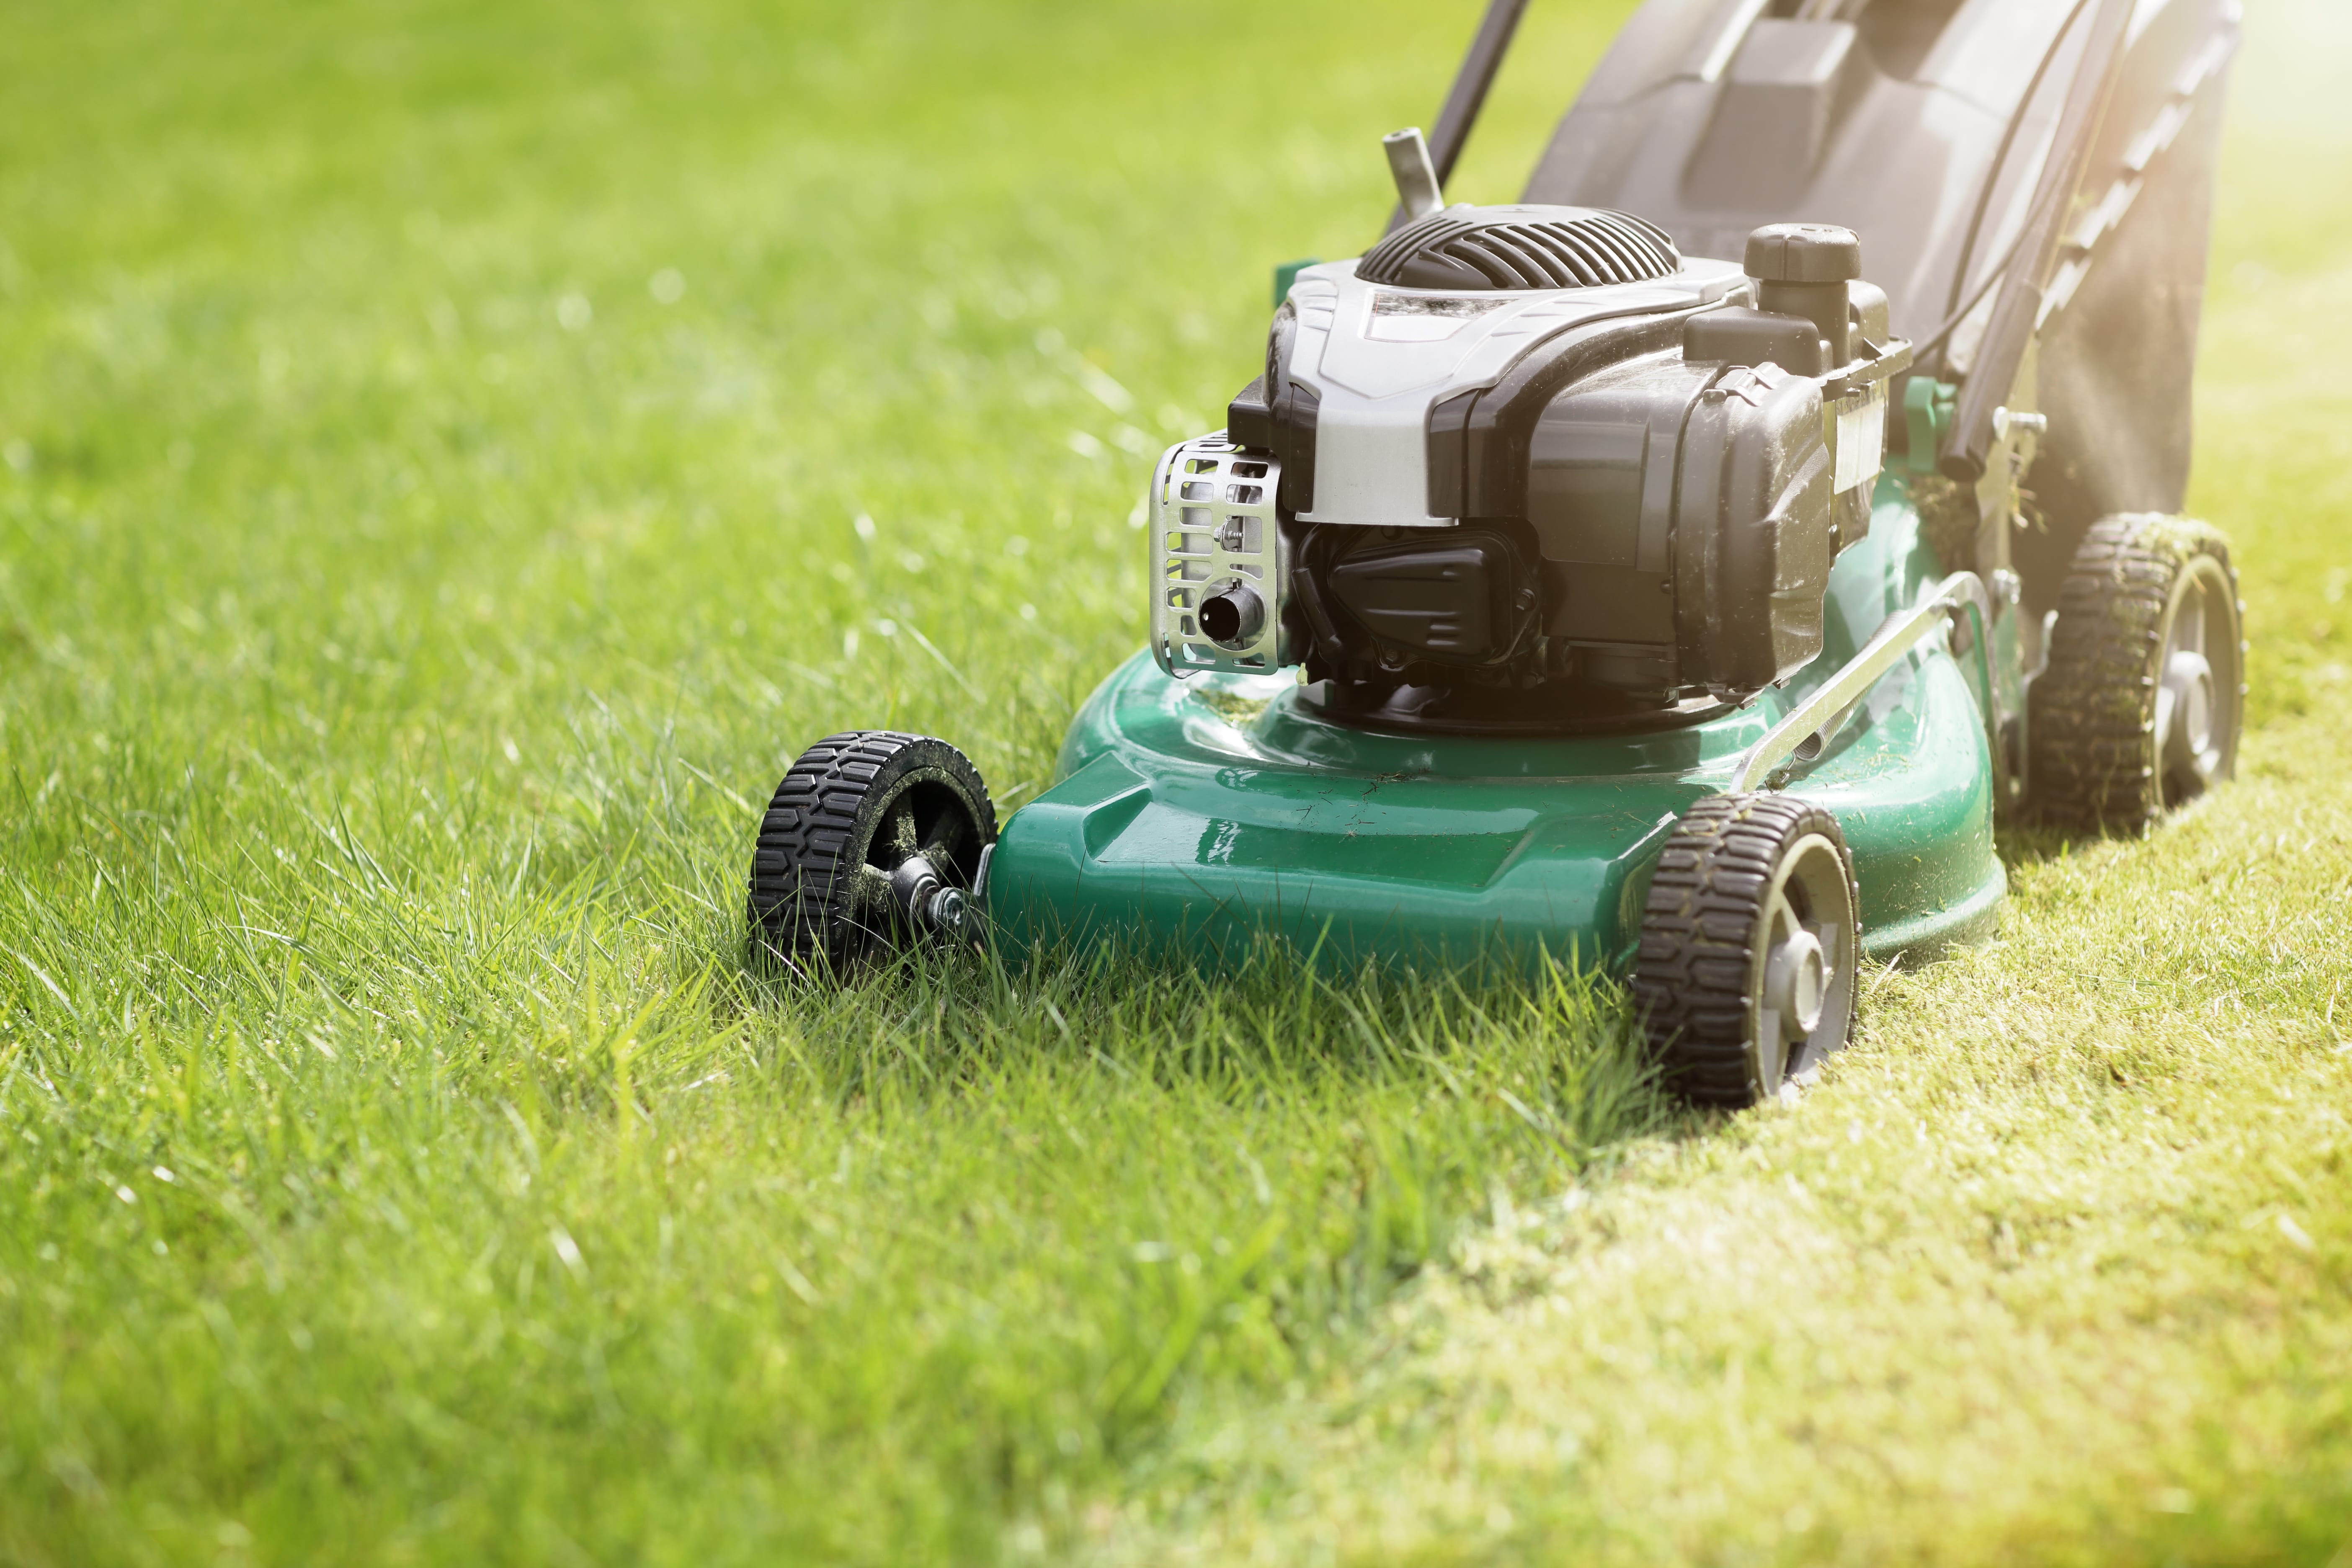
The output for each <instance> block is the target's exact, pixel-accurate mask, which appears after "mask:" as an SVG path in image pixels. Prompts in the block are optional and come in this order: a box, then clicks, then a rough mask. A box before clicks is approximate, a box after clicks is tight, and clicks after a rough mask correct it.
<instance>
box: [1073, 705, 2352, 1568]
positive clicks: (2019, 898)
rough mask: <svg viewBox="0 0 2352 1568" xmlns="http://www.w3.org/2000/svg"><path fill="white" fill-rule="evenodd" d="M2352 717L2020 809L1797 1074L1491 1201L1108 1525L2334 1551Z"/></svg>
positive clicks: (2345, 1281)
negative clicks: (2223, 782)
mask: <svg viewBox="0 0 2352 1568" xmlns="http://www.w3.org/2000/svg"><path fill="white" fill-rule="evenodd" d="M2347 769H2352V742H2347V739H2346V738H2345V737H2343V736H2342V735H2341V734H2340V733H2336V732H2331V731H2330V730H2329V729H2328V728H2325V727H2322V726H2320V725H2317V724H2314V723H2309V722H2297V723H2294V724H2290V725H2285V726H2282V727H2280V728H2277V729H2273V731H2269V732H2266V733H2265V734H2263V735H2262V736H2260V737H2258V738H2257V740H2256V741H2255V742H2254V744H2253V746H2252V752H2251V755H2250V756H2249V757H2248V758H2247V759H2246V763H2245V765H2244V768H2243V776H2242V778H2241V780H2240V782H2239V784H2237V785H2236V786H2235V787H2233V788H2232V789H2231V790H2229V791H2227V792H2225V793H2223V794H2222V795H2220V796H2218V797H2217V798H2215V799H2213V800H2211V801H2210V802H2208V803H2206V804H2205V805H2200V806H2199V807H2197V808H2196V809H2194V810H2192V811H2190V812H2188V813H2186V814H2184V815H2183V816H2180V817H2179V818H2178V819H2176V820H2174V821H2172V822H2170V823H2168V824H2167V825H2165V826H2163V827H2162V828H2160V829H2159V830H2158V833H2157V834H2156V836H2155V837H2153V838H2151V839H2150V840H2149V841H2147V842H2146V843H2129V844H2116V843H2110V844H2100V845H2094V846H2087V847H2085V846H2079V845H2066V844H2058V843H2031V844H2029V845H2026V846H2022V847H2021V853H2020V854H2018V855H2017V856H2016V857H2015V858H2013V860H2012V865H2011V869H2012V873H2013V875H2014V876H2015V878H2016V886H2015V889H2014V902H2013V904H2012V907H2011V912H2010V915H2009V918H2008V921H2007V923H2006V926H2005V929H2004V931H2003V935H2002V938H2001V941H2000V942H1999V943H1998V944H1996V945H1995V946H1993V947H1990V948H1988V949H1985V950H1982V951H1980V952H1971V953H1969V954H1966V955H1963V956H1961V957H1958V958H1956V959H1954V960H1952V961H1950V962H1948V963H1942V964H1938V965H1937V966H1935V967H1934V968H1931V969H1928V970H1926V971H1923V972H1921V973H1916V974H1913V973H1889V974H1885V975H1883V976H1881V977H1880V978H1879V979H1878V980H1877V982H1876V983H1875V984H1874V985H1873V986H1872V987H1871V990H1870V992H1869V994H1868V998H1867V1004H1866V1005H1867V1006H1868V1008H1869V1016H1870V1018H1871V1027H1870V1028H1869V1030H1868V1032H1867V1034H1866V1036H1865V1037H1864V1040H1863V1041H1862V1043H1861V1044H1860V1045H1858V1046H1856V1047H1854V1048H1853V1049H1851V1050H1849V1051H1847V1052H1846V1053H1844V1054H1843V1056H1842V1057H1840V1058H1837V1059H1836V1060H1835V1061H1834V1062H1833V1063H1832V1066H1831V1067H1830V1068H1829V1069H1828V1070H1827V1071H1826V1073H1825V1075H1824V1082H1823V1084H1822V1087H1820V1088H1819V1089H1816V1090H1814V1091H1813V1092H1812V1093H1811V1094H1810V1095H1808V1096H1807V1097H1806V1098H1805V1099H1804V1100H1802V1102H1801V1103H1799V1104H1796V1105H1793V1106H1785V1107H1773V1108H1769V1109H1767V1110H1762V1111H1760V1112H1758V1113H1755V1114H1752V1115H1746V1116H1740V1117H1735V1118H1730V1119H1727V1120H1726V1121H1722V1122H1720V1123H1717V1124H1711V1125H1706V1126H1687V1127H1685V1128H1683V1129H1681V1130H1680V1131H1678V1133H1676V1134H1674V1135H1668V1136H1663V1137H1656V1138H1652V1139H1648V1140H1643V1141H1642V1142H1638V1143H1636V1144H1635V1145H1633V1146H1632V1147H1631V1148H1629V1149H1628V1150H1627V1151H1626V1152H1625V1156H1624V1158H1623V1159H1622V1162H1621V1163H1615V1164H1612V1167H1611V1173H1610V1175H1609V1177H1608V1179H1607V1180H1605V1181H1601V1182H1592V1181H1587V1182H1582V1183H1580V1184H1577V1185H1575V1186H1572V1187H1570V1188H1568V1189H1566V1191H1565V1192H1564V1193H1563V1192H1559V1191H1537V1192H1522V1193H1521V1194H1519V1195H1518V1197H1517V1201H1501V1200H1498V1201H1496V1204H1495V1205H1494V1215H1493V1220H1492V1223H1491V1224H1490V1225H1489V1226H1487V1227H1486V1229H1485V1230H1484V1232H1483V1233H1482V1234H1480V1235H1478V1236H1477V1237H1475V1238H1473V1239H1469V1240H1466V1241H1465V1242H1464V1243H1463V1244H1461V1245H1460V1246H1459V1247H1457V1248H1456V1249H1455V1251H1454V1256H1453V1258H1452V1265H1453V1266H1452V1267H1451V1268H1446V1269H1444V1270H1439V1271H1434V1272H1433V1273H1432V1274H1431V1275H1430V1276H1428V1277H1427V1279H1425V1280H1424V1281H1423V1283H1422V1284H1421V1285H1420V1286H1419V1287H1418V1288H1417V1289H1415V1290H1414V1291H1413V1292H1412V1294H1411V1295H1410V1296H1408V1297H1406V1298H1404V1299H1402V1300H1398V1301H1396V1302H1394V1303H1392V1304H1391V1305H1390V1306H1389V1307H1388V1308H1387V1309H1385V1310H1384V1312H1383V1314H1382V1316H1383V1320H1384V1322H1383V1327H1382V1328H1381V1331H1379V1332H1377V1333H1375V1334H1373V1335H1371V1336H1369V1339H1368V1342H1367V1344H1366V1346H1365V1347H1364V1348H1363V1349H1362V1350H1360V1352H1358V1353H1357V1354H1356V1355H1354V1356H1352V1357H1350V1358H1349V1360H1348V1361H1346V1362H1345V1363H1339V1364H1337V1365H1335V1366H1334V1368H1333V1369H1332V1371H1331V1373H1330V1374H1329V1375H1328V1377H1327V1379H1326V1380H1324V1381H1323V1382H1322V1383H1321V1384H1316V1385H1313V1386H1311V1387H1309V1388H1308V1389H1307V1390H1306V1391H1305V1393H1304V1394H1303V1396H1302V1397H1300V1398H1298V1399H1297V1400H1295V1401H1293V1402H1290V1403H1286V1404H1275V1405H1266V1404H1264V1403H1262V1402H1259V1401H1255V1400H1250V1401H1247V1402H1245V1403H1234V1404H1228V1403H1223V1402H1218V1401H1213V1400H1206V1399H1204V1400H1202V1401H1201V1402H1200V1404H1199V1405H1197V1406H1196V1407H1195V1408H1193V1409H1191V1410H1188V1412H1187V1413H1186V1415H1185V1418H1184V1419H1183V1420H1182V1421H1181V1422H1180V1424H1179V1426H1178V1429H1177V1432H1176V1434H1175V1436H1173V1438H1172V1439H1171V1443H1170V1444H1169V1445H1168V1446H1167V1447H1166V1448H1165V1449H1164V1450H1162V1451H1161V1453H1160V1456H1158V1457H1157V1464H1158V1467H1159V1468H1158V1470H1157V1474H1158V1475H1159V1476H1160V1477H1165V1478H1169V1479H1176V1478H1181V1485H1180V1486H1178V1487H1177V1488H1176V1489H1175V1490H1176V1492H1177V1495H1178V1496H1179V1497H1180V1498H1181V1501H1178V1502H1176V1503H1174V1505H1173V1506H1172V1507H1171V1508H1169V1509H1168V1510H1167V1511H1166V1513H1165V1514H1164V1515H1160V1516H1157V1517H1155V1518H1154V1519H1153V1521H1151V1524H1150V1526H1149V1527H1139V1526H1138V1525H1137V1524H1135V1523H1131V1522H1129V1521H1117V1522H1115V1523H1113V1522H1108V1521H1106V1523H1105V1526H1104V1528H1103V1529H1102V1530H1101V1531H1099V1540H1098V1545H1097V1551H1096V1552H1093V1553H1091V1555H1092V1556H1093V1557H1095V1558H1097V1559H1098V1560H1101V1561H1107V1562H1136V1563H1144V1562H1153V1563H1161V1562H1168V1561H1171V1560H1177V1561H1182V1560H1186V1559H1187V1557H1188V1556H1189V1557H1190V1558H1191V1559H1192V1560H1197V1561H1203V1562H1217V1563H1229V1562H1230V1563H1242V1562H1253V1563H1254V1562H1265V1563H1290V1562H1297V1561H1300V1560H1302V1559H1303V1558H1306V1557H1308V1556H1312V1555H1314V1554H1316V1552H1318V1549H1319V1550H1320V1551H1321V1552H1322V1553H1323V1554H1325V1555H1326V1556H1327V1557H1329V1558H1331V1559H1332V1560H1336V1561H1340V1562H1349V1563H1448V1562H1461V1561H1490V1560H1491V1561H1519V1560H1527V1559H1533V1560H1552V1561H1572V1562H1597V1563H1654V1562H1661V1561H1666V1562H1698V1563H1735V1562H1753V1561H1788V1562H1804V1563H1822V1562H1834V1563H1886V1562H1905V1563H1986V1562H2004V1561H2028V1562H2034V1563H2086V1564H2087V1563H2116V1562H2147V1563H2233V1564H2234V1563H2314V1564H2326V1563H2332V1562H2335V1561H2337V1560H2338V1555H2337V1554H2338V1552H2339V1549H2340V1548H2342V1547H2344V1546H2345V1544H2346V1542H2347V1539H2348V1538H2352V1376H2347V1369H2352V1313H2347V1310H2346V1309H2345V1303H2346V1300H2347V1290H2352V1204H2347V1198H2352V1118H2347V1110H2352V1004H2347V1005H2341V1006H2339V1003H2342V1002H2343V999H2344V993H2345V990H2346V988H2347V983H2352V951H2347V945H2346V942H2345V940H2344V937H2345V933H2346V930H2347V924H2348V923H2352V784H2347V782H2346V781H2347Z"/></svg>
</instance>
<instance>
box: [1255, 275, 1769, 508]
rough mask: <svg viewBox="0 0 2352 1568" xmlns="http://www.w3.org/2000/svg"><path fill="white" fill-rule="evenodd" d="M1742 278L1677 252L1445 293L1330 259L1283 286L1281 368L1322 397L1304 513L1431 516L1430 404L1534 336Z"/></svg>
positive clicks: (1639, 311) (1732, 284)
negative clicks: (1641, 272)
mask: <svg viewBox="0 0 2352 1568" xmlns="http://www.w3.org/2000/svg"><path fill="white" fill-rule="evenodd" d="M1746 281H1747V279H1745V277H1744V276H1743V275H1742V274H1741V271H1740V268H1739V265H1738V263H1736V262H1729V261H1708V260H1696V259H1686V260H1685V262H1684V264H1683V269H1682V270H1681V271H1680V272H1678V273H1676V274H1675V275H1674V276H1673V277H1671V278H1661V279H1656V280H1655V281H1653V282H1647V283H1617V284H1607V285H1603V286H1601V287H1598V288H1589V289H1526V290H1512V291H1497V292H1492V293H1442V292H1437V291H1434V290H1430V289H1401V288H1396V287H1393V286H1391V285H1388V284H1374V283H1368V282H1365V281H1364V280H1363V279H1360V278H1358V277H1357V276H1356V262H1355V261H1354V260H1353V259H1349V260H1347V261H1327V262H1324V263H1323V264H1321V265H1320V266H1317V267H1310V268H1306V269H1305V270H1304V271H1302V272H1300V273H1299V275H1298V278H1297V281H1296V282H1294V283H1292V284H1291V286H1290V303H1291V304H1292V306H1293V307H1295V308H1296V310H1297V313H1298V331H1297V335H1296V336H1295V337H1294V338H1293V339H1292V340H1291V346H1290V363H1288V364H1287V365H1286V366H1285V367H1284V368H1285V371H1286V374H1288V375H1289V377H1290V378H1291V379H1292V380H1293V381H1296V382H1297V383H1299V384H1302V385H1304V386H1307V387H1309V388H1311V389H1313V391H1314V393H1315V395H1316V396H1317V398H1318V404H1317V407H1316V425H1315V510H1312V511H1309V512H1305V513H1302V514H1301V515H1300V519H1299V521H1302V522H1341V523H1360V524H1363V525H1365V526H1369V527H1387V528H1436V527H1444V526H1446V525H1448V524H1451V523H1454V522H1457V521H1460V520H1459V519H1458V518H1451V517H1432V516H1430V515H1429V472H1428V461H1429V458H1428V449H1429V448H1428V440H1427V432H1428V429H1429V411H1430V408H1431V405H1433V404H1437V403H1441V402H1443V401H1444V400H1445V399H1446V398H1448V397H1451V396H1453V395H1454V394H1456V393H1458V392H1463V391H1466V390H1468V389H1470V388H1472V387H1476V386H1484V385H1486V384H1490V383H1492V382H1493V381H1494V380H1495V379H1496V377H1498V376H1500V375H1501V374H1503V372H1504V370H1505V369H1506V367H1507V366H1508V365H1509V364H1510V363H1511V362H1512V361H1513V360H1514V359H1517V357H1518V356H1519V355H1520V354H1521V353H1525V352H1526V351H1527V350H1528V348H1529V347H1530V346H1531V345H1533V344H1535V343H1537V342H1541V341H1542V340H1543V339H1545V338H1548V337H1551V336H1552V335H1554V334H1555V333H1559V332H1564V331H1569V330H1570V328H1573V327H1579V326H1581V325H1583V324H1584V323H1586V322H1588V321H1601V320H1603V319H1605V318H1608V317H1612V316H1635V315H1647V314H1649V313H1651V312H1653V311H1658V310H1688V309H1690V308H1692V307H1693V306H1696V305H1709V304H1714V303H1716V302H1717V301H1719V300H1722V299H1723V298H1724V296H1725V295H1727V294H1728V293H1729V292H1731V291H1732V290H1733V289H1737V288H1739V287H1740V286H1741V285H1742V284H1744V283H1745V282H1746Z"/></svg>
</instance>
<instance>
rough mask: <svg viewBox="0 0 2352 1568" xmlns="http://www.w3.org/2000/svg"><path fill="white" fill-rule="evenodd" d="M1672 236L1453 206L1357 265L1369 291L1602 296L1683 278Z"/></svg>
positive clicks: (1587, 220)
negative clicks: (1616, 288) (1611, 289)
mask: <svg viewBox="0 0 2352 1568" xmlns="http://www.w3.org/2000/svg"><path fill="white" fill-rule="evenodd" d="M1682 264H1683V258H1682V253H1681V252H1680V251H1678V250H1676V249H1675V242H1674V241H1673V240H1672V239H1670V238H1668V237H1667V236H1666V233H1665V231H1664V230H1663V229H1661V228H1658V227H1655V226H1653V225H1650V224H1647V223H1644V222H1643V221H1642V220H1641V219H1640V218H1637V217H1634V216H1632V215H1630V214H1627V213H1619V212H1602V211H1600V210H1597V209H1595V208H1591V207H1563V206H1497V207H1474V206H1466V205H1465V206H1453V207H1447V208H1445V209H1444V211H1442V212H1434V213H1432V214H1430V215H1429V216H1427V217H1424V218H1422V219H1419V220H1418V221H1416V222H1413V223H1410V224H1407V225H1406V226H1404V227H1402V228H1401V229H1399V230H1397V231H1396V232H1395V233H1394V234H1391V235H1390V236H1389V237H1387V238H1386V239H1383V240H1382V241H1381V243H1380V244H1378V245H1377V246H1374V247H1372V249H1371V250H1370V252H1369V253H1367V254H1366V255H1365V257H1364V258H1363V260H1361V261H1360V262H1359V263H1357V265H1356V276H1357V277H1359V278H1360V279H1363V280H1364V281H1365V282H1367V283H1386V284H1391V285H1394V286H1396V287H1399V288H1404V289H1446V290H1449V291H1453V292H1480V291H1488V290H1496V289H1597V288H1601V287H1602V286H1604V285H1607V284H1612V283H1646V282H1649V281H1650V280H1652V279H1658V278H1668V277H1672V276H1673V275H1674V274H1675V272H1677V271H1679V270H1681V268H1682Z"/></svg>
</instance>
